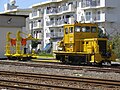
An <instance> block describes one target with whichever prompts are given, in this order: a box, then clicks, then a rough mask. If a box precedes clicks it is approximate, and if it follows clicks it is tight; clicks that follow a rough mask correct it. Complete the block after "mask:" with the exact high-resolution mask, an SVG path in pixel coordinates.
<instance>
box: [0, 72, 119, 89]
mask: <svg viewBox="0 0 120 90" xmlns="http://www.w3.org/2000/svg"><path fill="white" fill-rule="evenodd" d="M1 77H4V78H5V77H8V78H9V79H7V78H5V79H1ZM10 78H11V79H10ZM12 78H13V79H12ZM15 78H16V79H15ZM40 80H41V81H40ZM41 82H42V83H41ZM60 82H61V83H62V84H60ZM71 84H73V85H71ZM74 84H75V85H74ZM0 86H3V87H10V88H19V89H29V90H34V89H35V90H40V89H41V90H47V89H48V88H54V89H55V90H61V89H62V90H86V89H93V88H91V86H92V87H96V88H98V86H99V88H103V87H104V88H105V89H106V88H107V89H109V88H113V89H119V88H120V81H116V80H107V79H96V78H84V77H71V76H62V75H48V74H35V73H23V72H10V71H0ZM83 86H85V87H83Z"/></svg>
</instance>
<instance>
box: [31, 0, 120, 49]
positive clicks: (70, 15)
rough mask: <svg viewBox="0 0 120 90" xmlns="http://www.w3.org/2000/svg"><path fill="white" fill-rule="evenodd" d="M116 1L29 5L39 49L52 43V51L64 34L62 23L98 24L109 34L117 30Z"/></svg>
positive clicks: (74, 0)
mask: <svg viewBox="0 0 120 90" xmlns="http://www.w3.org/2000/svg"><path fill="white" fill-rule="evenodd" d="M119 4H120V2H119V0H49V1H46V2H41V3H38V4H34V5H32V13H31V14H30V16H29V17H30V20H31V21H32V22H31V23H30V27H31V30H32V31H33V35H34V37H36V38H39V39H40V41H39V45H38V47H37V48H38V49H42V48H44V47H46V45H47V44H48V43H51V42H52V45H53V46H52V47H53V50H56V49H57V42H58V41H59V40H61V39H62V37H63V25H64V24H67V23H74V21H75V20H76V21H78V22H81V23H90V22H91V23H98V24H99V26H100V28H102V29H103V31H104V32H105V31H106V32H107V33H108V34H110V35H112V34H114V33H116V32H118V31H119V28H118V27H119V24H120V20H119V19H120V18H119V14H120V13H119V11H120V6H119Z"/></svg>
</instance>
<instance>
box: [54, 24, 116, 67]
mask: <svg viewBox="0 0 120 90" xmlns="http://www.w3.org/2000/svg"><path fill="white" fill-rule="evenodd" d="M100 31H101V30H100V29H99V28H98V25H97V24H95V23H74V24H66V25H64V37H63V39H62V40H61V41H60V42H59V43H58V50H57V51H54V53H55V54H56V59H58V60H61V61H62V62H64V63H71V64H82V63H84V64H96V63H97V64H101V63H102V64H109V65H110V64H111V61H115V58H116V57H115V54H114V53H113V52H112V48H111V47H110V46H109V45H108V39H107V37H106V36H105V34H103V33H101V32H100Z"/></svg>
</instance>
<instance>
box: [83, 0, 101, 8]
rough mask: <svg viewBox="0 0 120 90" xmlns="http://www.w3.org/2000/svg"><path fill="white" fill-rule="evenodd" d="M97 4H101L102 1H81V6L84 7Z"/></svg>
mask: <svg viewBox="0 0 120 90" xmlns="http://www.w3.org/2000/svg"><path fill="white" fill-rule="evenodd" d="M96 6H100V1H92V0H89V1H83V2H82V3H81V7H82V8H86V7H96Z"/></svg>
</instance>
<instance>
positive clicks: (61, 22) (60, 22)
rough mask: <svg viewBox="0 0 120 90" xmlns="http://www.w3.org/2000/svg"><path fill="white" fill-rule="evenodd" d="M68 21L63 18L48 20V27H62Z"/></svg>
mask: <svg viewBox="0 0 120 90" xmlns="http://www.w3.org/2000/svg"><path fill="white" fill-rule="evenodd" d="M66 23H67V21H65V20H62V19H61V20H52V21H47V22H46V25H47V26H48V27H61V26H63V25H64V24H66Z"/></svg>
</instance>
